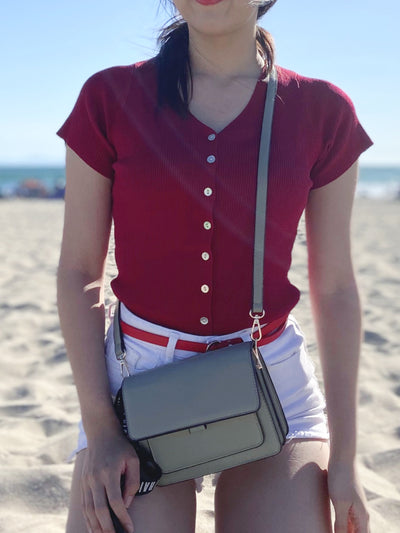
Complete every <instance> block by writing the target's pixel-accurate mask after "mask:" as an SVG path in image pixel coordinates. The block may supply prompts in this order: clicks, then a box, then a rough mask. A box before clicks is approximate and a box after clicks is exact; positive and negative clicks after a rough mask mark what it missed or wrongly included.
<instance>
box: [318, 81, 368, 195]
mask: <svg viewBox="0 0 400 533" xmlns="http://www.w3.org/2000/svg"><path fill="white" fill-rule="evenodd" d="M319 101H320V104H321V105H323V109H322V110H321V109H320V113H319V116H320V117H322V123H321V124H320V130H319V131H320V137H319V138H320V139H322V145H321V146H320V148H319V154H318V156H317V160H316V162H315V164H314V166H313V167H312V170H311V173H310V177H311V179H312V182H313V185H312V187H311V188H312V189H317V188H319V187H322V186H324V185H327V184H328V183H330V182H331V181H334V180H335V179H337V178H339V177H340V176H341V175H342V174H343V173H344V172H345V171H346V170H347V169H348V168H350V167H351V165H352V164H353V163H355V162H356V161H357V159H358V158H359V156H360V155H361V154H362V152H364V151H365V150H366V149H367V148H369V147H370V146H371V145H372V144H373V143H372V141H371V139H370V138H369V136H368V135H367V133H366V132H365V131H364V129H363V127H362V126H361V124H360V122H359V120H358V118H357V115H356V111H355V109H354V105H353V103H352V101H351V100H350V98H349V97H348V96H347V95H346V94H345V93H344V92H343V91H342V90H341V89H339V88H338V87H335V86H334V85H332V84H330V83H326V82H324V87H323V91H322V94H320V95H319Z"/></svg>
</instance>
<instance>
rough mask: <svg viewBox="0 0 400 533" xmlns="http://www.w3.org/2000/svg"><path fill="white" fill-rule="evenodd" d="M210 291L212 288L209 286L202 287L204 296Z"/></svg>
mask: <svg viewBox="0 0 400 533" xmlns="http://www.w3.org/2000/svg"><path fill="white" fill-rule="evenodd" d="M209 290H210V287H209V286H208V285H202V286H201V292H203V293H204V294H207V293H208V291H209Z"/></svg>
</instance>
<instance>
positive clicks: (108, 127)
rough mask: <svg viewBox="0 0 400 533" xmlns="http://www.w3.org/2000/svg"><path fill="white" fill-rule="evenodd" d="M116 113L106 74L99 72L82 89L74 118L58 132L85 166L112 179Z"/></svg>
mask: <svg viewBox="0 0 400 533" xmlns="http://www.w3.org/2000/svg"><path fill="white" fill-rule="evenodd" d="M114 113H115V105H114V103H113V101H112V93H111V92H110V89H109V84H108V83H107V77H106V71H102V72H98V73H97V74H94V75H93V76H92V77H91V78H89V79H88V80H87V81H86V83H85V84H84V85H83V87H82V90H81V92H80V94H79V97H78V100H77V102H76V104H75V106H74V108H73V110H72V112H71V114H70V115H69V117H68V118H67V120H66V121H65V123H64V124H63V126H62V127H61V128H60V129H59V130H58V132H57V135H58V136H59V137H61V138H62V139H64V141H65V142H66V144H67V145H68V146H69V147H70V148H71V149H72V150H73V151H74V152H75V153H76V154H78V156H79V157H80V158H81V159H83V160H84V161H85V163H87V164H88V165H89V166H90V167H92V168H93V169H94V170H96V171H97V172H99V173H100V174H102V175H103V176H105V177H106V178H110V179H112V178H113V163H114V162H115V159H116V151H115V148H114V146H113V143H112V135H111V131H112V122H113V115H114Z"/></svg>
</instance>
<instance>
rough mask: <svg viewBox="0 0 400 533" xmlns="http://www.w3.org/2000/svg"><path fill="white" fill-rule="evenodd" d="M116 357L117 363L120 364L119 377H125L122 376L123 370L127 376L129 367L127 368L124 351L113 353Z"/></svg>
mask: <svg viewBox="0 0 400 533" xmlns="http://www.w3.org/2000/svg"><path fill="white" fill-rule="evenodd" d="M115 356H116V358H117V359H118V361H119V365H120V370H121V377H125V376H124V370H125V372H126V377H128V378H129V376H130V373H129V368H128V364H127V362H126V351H125V350H124V351H123V352H122V353H120V354H115Z"/></svg>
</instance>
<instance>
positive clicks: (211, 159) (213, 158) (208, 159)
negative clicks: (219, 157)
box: [207, 155, 215, 163]
mask: <svg viewBox="0 0 400 533" xmlns="http://www.w3.org/2000/svg"><path fill="white" fill-rule="evenodd" d="M207 163H215V155H209V156H208V157H207Z"/></svg>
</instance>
